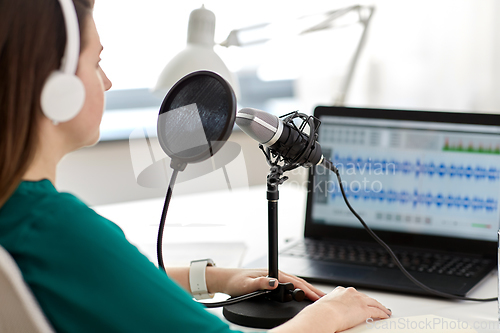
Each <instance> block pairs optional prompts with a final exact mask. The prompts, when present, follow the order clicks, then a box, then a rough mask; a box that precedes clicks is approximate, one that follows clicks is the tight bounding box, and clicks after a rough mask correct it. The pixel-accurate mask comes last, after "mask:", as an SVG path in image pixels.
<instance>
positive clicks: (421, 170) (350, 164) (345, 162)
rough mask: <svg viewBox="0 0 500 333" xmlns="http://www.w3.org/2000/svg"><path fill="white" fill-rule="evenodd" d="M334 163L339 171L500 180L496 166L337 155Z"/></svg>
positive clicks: (498, 169) (499, 172)
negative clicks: (354, 170) (343, 169)
mask: <svg viewBox="0 0 500 333" xmlns="http://www.w3.org/2000/svg"><path fill="white" fill-rule="evenodd" d="M333 163H334V164H335V166H336V167H337V168H339V169H342V168H348V169H350V168H355V169H356V171H358V172H361V173H363V172H364V173H370V172H376V171H377V170H378V171H380V172H383V173H385V174H393V173H394V174H396V173H401V174H403V175H409V174H415V177H419V176H426V175H427V176H434V175H436V176H439V177H445V176H449V177H458V178H474V179H476V180H481V179H488V180H490V181H497V180H499V179H500V168H497V167H495V166H490V167H484V166H480V165H477V166H472V165H455V164H446V163H434V162H429V163H424V162H421V161H420V159H417V160H416V161H415V162H412V161H397V160H394V159H371V158H368V159H363V158H362V157H357V158H353V157H350V156H339V155H338V154H335V156H334V159H333Z"/></svg>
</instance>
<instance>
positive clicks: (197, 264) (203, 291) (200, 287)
mask: <svg viewBox="0 0 500 333" xmlns="http://www.w3.org/2000/svg"><path fill="white" fill-rule="evenodd" d="M207 266H215V263H214V261H213V260H212V259H201V260H193V261H191V266H190V267H189V286H190V288H191V294H192V295H193V297H194V298H196V299H207V298H212V297H213V296H214V295H213V294H209V293H208V287H207V280H206V268H207Z"/></svg>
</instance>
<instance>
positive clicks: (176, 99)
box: [157, 71, 236, 171]
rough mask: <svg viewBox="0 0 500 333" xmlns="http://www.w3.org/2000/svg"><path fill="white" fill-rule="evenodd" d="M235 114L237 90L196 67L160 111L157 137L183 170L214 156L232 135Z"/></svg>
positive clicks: (165, 100) (174, 167)
mask: <svg viewBox="0 0 500 333" xmlns="http://www.w3.org/2000/svg"><path fill="white" fill-rule="evenodd" d="M235 117H236V97H235V94H234V92H233V89H232V88H231V86H230V85H229V83H228V82H227V81H226V80H224V79H223V78H222V77H221V76H220V75H218V74H216V73H214V72H210V71H197V72H193V73H190V74H188V75H186V76H184V77H183V78H182V79H180V80H179V81H178V82H177V83H176V84H175V85H174V86H173V87H172V88H171V89H170V91H169V92H168V93H167V95H166V96H165V99H164V100H163V103H162V105H161V108H160V112H159V115H158V124H157V131H158V140H159V142H160V146H161V148H162V149H163V151H164V152H165V153H166V154H167V155H168V156H170V158H171V159H172V162H171V164H170V166H171V167H172V168H173V169H175V170H179V171H183V170H184V168H185V167H186V165H187V164H188V163H197V162H202V161H204V160H206V159H208V158H210V157H211V156H213V155H214V154H215V153H216V152H217V151H219V149H220V148H222V146H223V145H224V143H225V142H226V141H227V139H228V138H229V135H230V134H231V132H232V130H233V126H234V121H235Z"/></svg>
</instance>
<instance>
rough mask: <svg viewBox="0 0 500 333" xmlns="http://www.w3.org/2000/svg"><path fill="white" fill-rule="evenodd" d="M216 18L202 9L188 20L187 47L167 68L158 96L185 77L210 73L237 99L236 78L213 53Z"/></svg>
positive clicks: (161, 80) (197, 10)
mask: <svg viewBox="0 0 500 333" xmlns="http://www.w3.org/2000/svg"><path fill="white" fill-rule="evenodd" d="M214 35H215V15H214V13H213V12H211V11H210V10H207V9H205V7H204V6H202V7H201V8H199V9H195V10H193V11H192V12H191V15H190V16H189V25H188V38H187V46H186V48H185V49H184V50H182V51H181V52H180V53H179V54H177V55H176V56H175V57H174V58H173V59H172V60H170V62H169V63H168V64H167V65H166V66H165V68H164V69H163V71H162V72H161V74H160V76H159V78H158V81H157V83H156V86H155V88H154V92H155V94H157V95H159V96H164V95H166V93H167V92H168V91H169V90H170V88H171V87H172V86H173V85H174V84H175V83H176V82H177V81H179V80H180V79H181V78H182V77H184V76H185V75H186V74H189V73H192V72H195V71H199V70H209V71H212V72H215V73H217V74H219V75H220V76H222V77H223V78H224V79H225V80H226V81H227V82H229V84H231V86H232V88H233V90H234V91H235V93H236V95H238V91H239V87H238V84H237V81H236V80H235V78H234V76H233V74H232V73H231V71H229V69H228V68H227V67H226V65H225V64H224V62H223V61H222V59H221V58H220V57H219V56H218V55H217V53H215V51H214V45H215V42H214Z"/></svg>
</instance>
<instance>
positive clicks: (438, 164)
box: [309, 108, 500, 241]
mask: <svg viewBox="0 0 500 333" xmlns="http://www.w3.org/2000/svg"><path fill="white" fill-rule="evenodd" d="M330 109H331V108H330ZM364 110H365V111H363V112H358V113H360V114H363V116H360V115H359V114H357V115H356V114H355V113H356V112H355V110H352V112H348V111H349V108H342V112H340V113H342V115H336V114H335V110H334V108H333V111H332V112H320V113H321V115H319V118H320V120H321V127H320V132H319V143H320V144H321V147H322V149H323V154H324V156H325V157H326V158H328V159H330V160H331V161H332V162H333V163H334V164H335V165H336V167H337V168H338V169H339V170H340V174H341V177H342V181H343V185H344V189H345V191H346V194H347V198H348V199H349V202H350V203H351V205H352V206H353V207H354V209H355V210H356V211H357V212H358V214H360V215H361V216H362V217H363V219H364V220H365V222H367V224H368V225H369V226H370V227H371V228H372V229H374V230H383V231H393V232H398V233H412V234H421V235H431V236H443V237H452V238H464V239H475V240H486V241H495V240H496V234H497V233H496V231H497V230H498V228H499V220H500V207H499V204H500V126H498V125H497V124H500V123H499V122H498V121H497V122H495V123H492V124H487V123H486V124H481V123H478V121H476V123H475V124H471V123H465V122H464V119H467V117H466V116H465V114H463V115H462V116H461V117H458V118H456V117H449V121H446V120H443V117H444V115H446V114H445V113H442V112H425V113H424V112H423V111H422V115H419V114H418V111H412V112H410V113H405V114H404V115H405V116H404V117H402V118H403V119H397V118H398V115H399V114H403V113H404V112H405V111H396V110H392V111H390V112H391V113H390V116H388V117H385V116H384V111H383V110H374V109H371V110H369V111H370V112H367V111H366V109H364ZM323 111H324V110H323ZM350 113H352V114H354V116H350ZM370 114H372V115H373V117H371V116H370ZM381 114H382V116H381ZM375 115H376V116H375ZM408 115H410V116H408ZM434 115H436V116H435V118H436V119H438V120H439V121H433V117H434ZM450 115H451V114H450ZM469 116H470V117H474V115H472V114H469ZM411 118H415V119H411ZM459 118H461V120H460V119H459ZM457 119H459V120H457ZM497 120H498V119H497ZM454 121H460V122H454ZM313 188H314V191H313V192H314V194H313V198H312V201H311V202H310V207H309V209H311V212H310V214H311V215H310V216H311V221H312V223H313V224H323V225H328V226H340V227H342V226H345V227H351V228H362V226H361V224H360V223H359V221H358V220H357V219H356V217H355V216H353V214H352V213H351V212H350V211H349V209H348V208H347V206H346V204H345V202H344V200H343V198H342V194H341V192H340V189H339V186H338V183H337V179H336V177H335V175H334V174H333V173H331V172H327V171H326V170H324V169H323V168H322V167H316V170H315V176H314V187H313Z"/></svg>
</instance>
